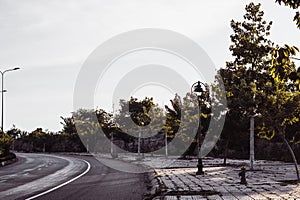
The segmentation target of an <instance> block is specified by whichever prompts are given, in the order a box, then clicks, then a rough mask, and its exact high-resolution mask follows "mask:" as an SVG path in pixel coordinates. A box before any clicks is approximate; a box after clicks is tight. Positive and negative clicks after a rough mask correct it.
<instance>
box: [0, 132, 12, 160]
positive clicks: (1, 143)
mask: <svg viewBox="0 0 300 200" xmlns="http://www.w3.org/2000/svg"><path fill="white" fill-rule="evenodd" d="M12 143H13V139H12V138H11V137H9V135H8V134H6V133H3V134H2V136H1V138H0V157H4V156H7V155H8V154H9V149H10V147H11V145H12Z"/></svg>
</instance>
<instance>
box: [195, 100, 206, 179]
mask: <svg viewBox="0 0 300 200" xmlns="http://www.w3.org/2000/svg"><path fill="white" fill-rule="evenodd" d="M198 106H199V126H198V142H197V148H198V152H197V157H198V164H197V168H198V171H197V172H196V175H202V174H204V172H203V163H202V158H201V155H200V152H201V145H200V141H201V101H200V96H198Z"/></svg>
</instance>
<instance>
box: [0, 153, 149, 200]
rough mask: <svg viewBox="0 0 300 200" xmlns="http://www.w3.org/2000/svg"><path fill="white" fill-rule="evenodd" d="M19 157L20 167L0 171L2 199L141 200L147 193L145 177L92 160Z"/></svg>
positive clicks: (48, 156)
mask: <svg viewBox="0 0 300 200" xmlns="http://www.w3.org/2000/svg"><path fill="white" fill-rule="evenodd" d="M17 156H18V157H19V161H18V162H17V163H14V164H12V165H8V166H5V167H2V168H0V199H28V198H29V199H39V200H41V199H44V200H51V199H55V200H60V199H68V200H69V199H70V200H77V199H84V200H92V199H95V200H96V199H97V200H102V199H105V200H106V199H137V200H139V199H143V195H144V194H145V193H146V184H145V175H144V174H143V173H138V174H134V173H125V172H121V171H117V170H114V169H111V168H109V167H106V166H105V165H103V164H102V163H101V162H99V161H98V160H96V159H95V158H94V157H91V156H63V155H58V156H57V155H48V154H17ZM119 164H120V165H121V164H122V163H121V162H120V163H119ZM132 167H135V166H132ZM70 181H72V182H70ZM57 186H59V188H56V187H57ZM45 191H46V193H45V194H43V192H45Z"/></svg>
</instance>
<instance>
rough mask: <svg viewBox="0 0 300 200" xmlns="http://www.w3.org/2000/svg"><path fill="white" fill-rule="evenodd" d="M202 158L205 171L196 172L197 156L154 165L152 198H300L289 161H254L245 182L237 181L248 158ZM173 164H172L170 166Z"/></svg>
mask: <svg viewBox="0 0 300 200" xmlns="http://www.w3.org/2000/svg"><path fill="white" fill-rule="evenodd" d="M221 163H222V160H221V159H204V160H203V164H204V166H205V167H204V171H205V174H204V175H197V176H196V175H195V174H196V171H197V168H196V167H187V166H191V165H193V166H196V165H197V163H196V159H194V160H178V161H176V162H174V163H173V164H172V165H171V166H169V168H168V169H163V168H162V169H155V172H156V178H157V179H158V182H159V186H158V187H159V193H160V194H158V196H156V197H154V199H213V200H218V199H223V200H227V199H228V200H229V199H258V200H264V199H300V184H299V183H298V184H296V183H294V184H291V183H285V182H284V180H285V181H286V180H295V179H296V174H295V169H294V166H293V165H292V164H291V163H283V162H272V161H256V163H255V164H256V165H255V166H256V167H255V170H254V171H247V173H246V177H247V183H248V184H247V185H242V184H240V183H239V182H240V179H239V176H238V173H239V172H240V166H242V165H247V163H248V161H238V160H228V164H230V166H226V167H223V166H221ZM173 167H175V168H173Z"/></svg>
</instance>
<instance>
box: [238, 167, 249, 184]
mask: <svg viewBox="0 0 300 200" xmlns="http://www.w3.org/2000/svg"><path fill="white" fill-rule="evenodd" d="M241 170H242V171H241V172H240V173H239V176H240V177H241V182H240V184H244V185H247V181H246V167H245V166H242V167H241Z"/></svg>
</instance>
